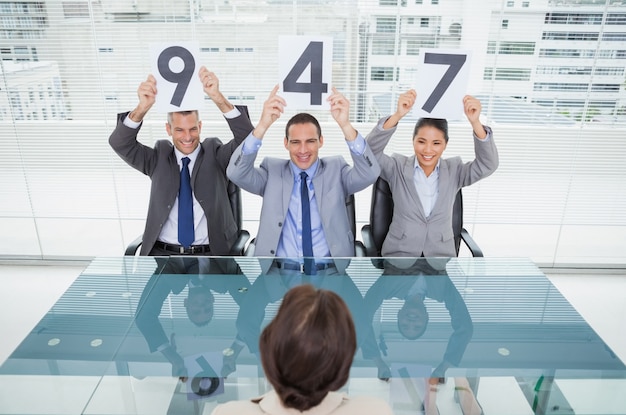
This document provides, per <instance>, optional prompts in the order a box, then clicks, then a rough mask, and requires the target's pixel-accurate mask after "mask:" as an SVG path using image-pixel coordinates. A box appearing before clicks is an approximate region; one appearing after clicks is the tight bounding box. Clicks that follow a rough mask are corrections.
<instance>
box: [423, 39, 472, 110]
mask: <svg viewBox="0 0 626 415" xmlns="http://www.w3.org/2000/svg"><path fill="white" fill-rule="evenodd" d="M469 71H470V52H469V51H467V50H460V49H450V50H447V49H422V50H421V55H420V61H419V64H418V66H417V83H416V86H415V90H416V91H417V99H416V100H415V104H414V105H413V115H415V116H416V117H417V118H420V117H428V118H446V119H461V118H463V116H464V112H463V97H464V96H465V95H466V91H467V86H468V81H469Z"/></svg>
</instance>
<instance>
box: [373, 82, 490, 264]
mask: <svg viewBox="0 0 626 415" xmlns="http://www.w3.org/2000/svg"><path fill="white" fill-rule="evenodd" d="M415 97H416V92H415V90H409V91H407V92H405V93H404V94H402V95H400V98H399V99H398V106H397V110H396V112H395V113H394V114H392V115H391V116H389V117H385V118H382V119H381V120H380V121H379V122H378V125H377V126H376V127H375V128H374V130H373V131H372V132H371V133H370V134H369V135H368V136H367V139H366V140H367V143H368V145H369V146H370V148H371V149H372V152H373V153H374V155H375V156H376V159H377V160H378V163H379V164H380V168H381V174H380V177H382V178H383V179H385V180H386V181H387V182H388V183H389V187H390V188H391V192H392V194H393V202H394V208H393V219H392V222H391V225H390V226H389V232H388V233H387V237H386V238H385V241H384V242H383V246H382V250H381V254H382V255H383V256H389V257H407V256H410V257H419V256H425V257H454V256H456V248H455V245H454V233H453V230H452V210H453V206H454V199H455V197H456V194H457V192H458V191H459V190H460V189H461V188H462V187H464V186H469V185H471V184H473V183H475V182H477V181H478V180H480V179H483V178H485V177H487V176H489V175H490V174H492V173H493V172H494V171H495V170H496V168H497V167H498V151H497V149H496V145H495V143H494V140H493V133H492V131H491V128H489V127H487V126H484V125H482V124H481V122H480V119H479V117H480V112H481V108H482V107H481V103H480V101H479V100H478V99H476V98H474V97H472V96H469V95H466V96H465V97H464V98H463V109H464V112H465V116H466V117H467V119H468V121H469V122H470V124H471V125H472V129H473V131H474V151H475V154H476V158H475V159H474V160H472V161H470V162H467V163H463V161H462V160H461V158H460V157H451V158H446V159H444V158H442V154H443V152H444V150H445V149H446V145H447V143H448V122H447V121H446V120H445V119H437V118H420V119H419V120H418V122H417V124H416V126H415V129H414V131H413V149H414V153H415V154H413V155H412V156H403V155H399V154H394V155H392V156H388V155H386V154H384V150H385V146H386V145H387V143H388V142H389V140H390V139H391V136H392V135H393V133H394V132H395V130H396V126H397V125H398V121H400V119H402V118H403V117H404V116H405V115H406V114H408V113H409V112H410V110H411V108H412V107H413V104H414V103H415Z"/></svg>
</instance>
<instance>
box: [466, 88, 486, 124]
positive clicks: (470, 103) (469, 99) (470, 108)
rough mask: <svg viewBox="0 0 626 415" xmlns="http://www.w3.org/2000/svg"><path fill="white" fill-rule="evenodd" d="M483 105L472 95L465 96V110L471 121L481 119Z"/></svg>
mask: <svg viewBox="0 0 626 415" xmlns="http://www.w3.org/2000/svg"><path fill="white" fill-rule="evenodd" d="M481 110H482V105H481V103H480V101H479V100H478V99H476V98H474V97H473V96H471V95H465V96H464V97H463V111H464V112H465V116H466V117H467V119H468V120H469V122H472V123H473V122H475V121H478V120H479V117H480V112H481Z"/></svg>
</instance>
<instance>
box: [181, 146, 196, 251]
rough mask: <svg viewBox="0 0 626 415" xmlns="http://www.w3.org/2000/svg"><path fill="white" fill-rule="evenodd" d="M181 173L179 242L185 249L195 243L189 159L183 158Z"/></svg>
mask: <svg viewBox="0 0 626 415" xmlns="http://www.w3.org/2000/svg"><path fill="white" fill-rule="evenodd" d="M181 161H182V162H183V168H182V170H181V171H180V189H179V191H178V242H180V244H181V245H182V246H184V247H185V248H188V247H189V246H191V244H192V243H193V241H194V239H195V236H194V230H193V197H192V196H191V178H190V176H189V162H190V161H191V160H190V159H189V157H183V158H182V160H181Z"/></svg>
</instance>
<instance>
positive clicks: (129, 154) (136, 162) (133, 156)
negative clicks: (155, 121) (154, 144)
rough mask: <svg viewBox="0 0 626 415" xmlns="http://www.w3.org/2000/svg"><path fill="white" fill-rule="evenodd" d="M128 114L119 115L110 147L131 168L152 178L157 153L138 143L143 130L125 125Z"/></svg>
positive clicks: (111, 136) (110, 138)
mask: <svg viewBox="0 0 626 415" xmlns="http://www.w3.org/2000/svg"><path fill="white" fill-rule="evenodd" d="M128 114H129V113H128V112H124V113H120V114H118V115H117V125H116V126H115V130H113V132H112V133H111V135H110V136H109V145H110V146H111V148H113V151H115V153H117V155H118V156H120V158H121V159H122V160H124V161H125V162H126V163H127V164H128V165H129V166H131V167H133V168H135V169H137V170H139V171H140V172H142V173H143V174H145V175H148V176H151V175H152V173H153V172H154V169H155V167H156V164H157V158H158V157H157V151H156V150H155V149H154V148H151V147H148V146H146V145H144V144H141V143H140V142H138V141H137V134H138V133H139V130H140V129H141V126H139V128H130V127H127V126H125V125H124V119H125V118H126V117H127V116H128Z"/></svg>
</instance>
